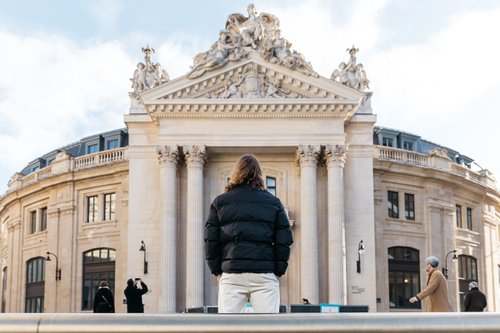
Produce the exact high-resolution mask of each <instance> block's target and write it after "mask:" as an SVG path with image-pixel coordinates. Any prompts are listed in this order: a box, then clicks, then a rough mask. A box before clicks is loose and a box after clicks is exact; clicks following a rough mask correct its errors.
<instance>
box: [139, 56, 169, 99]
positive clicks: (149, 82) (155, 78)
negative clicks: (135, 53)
mask: <svg viewBox="0 0 500 333" xmlns="http://www.w3.org/2000/svg"><path fill="white" fill-rule="evenodd" d="M142 52H143V53H144V63H142V62H139V63H138V64H137V69H136V70H135V71H134V75H133V76H132V78H131V79H130V80H131V81H132V88H133V90H134V91H133V93H134V94H138V93H141V92H143V91H145V90H148V89H151V88H154V87H156V86H158V85H160V84H162V83H165V82H167V81H169V80H170V78H169V76H168V73H167V71H166V70H165V69H163V68H162V67H161V65H160V64H159V63H156V64H155V63H153V62H152V61H151V56H152V55H153V54H154V52H155V50H154V49H153V48H151V47H149V46H147V47H145V48H144V47H143V48H142Z"/></svg>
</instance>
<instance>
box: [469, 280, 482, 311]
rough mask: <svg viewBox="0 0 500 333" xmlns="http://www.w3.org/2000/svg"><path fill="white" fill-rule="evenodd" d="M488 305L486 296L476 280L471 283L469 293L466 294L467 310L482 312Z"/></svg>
mask: <svg viewBox="0 0 500 333" xmlns="http://www.w3.org/2000/svg"><path fill="white" fill-rule="evenodd" d="M486 305H488V303H486V296H485V295H484V294H483V293H482V292H480V291H479V288H478V285H477V282H476V281H472V282H471V283H469V293H468V294H467V295H466V296H465V300H464V306H465V311H467V312H482V311H483V310H484V308H485V307H486Z"/></svg>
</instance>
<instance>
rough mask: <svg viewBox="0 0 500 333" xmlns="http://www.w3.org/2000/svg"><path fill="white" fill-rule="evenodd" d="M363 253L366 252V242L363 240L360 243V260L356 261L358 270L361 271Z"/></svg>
mask: <svg viewBox="0 0 500 333" xmlns="http://www.w3.org/2000/svg"><path fill="white" fill-rule="evenodd" d="M361 253H365V244H364V243H363V240H361V241H360V242H359V244H358V261H356V272H357V273H358V274H360V273H361Z"/></svg>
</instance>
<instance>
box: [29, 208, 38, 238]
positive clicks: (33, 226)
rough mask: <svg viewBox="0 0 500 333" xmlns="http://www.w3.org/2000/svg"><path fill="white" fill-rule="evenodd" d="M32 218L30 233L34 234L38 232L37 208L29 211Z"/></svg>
mask: <svg viewBox="0 0 500 333" xmlns="http://www.w3.org/2000/svg"><path fill="white" fill-rule="evenodd" d="M29 216H30V220H29V223H30V224H29V234H30V235H32V234H34V233H36V227H37V211H36V209H34V210H31V211H30V212H29Z"/></svg>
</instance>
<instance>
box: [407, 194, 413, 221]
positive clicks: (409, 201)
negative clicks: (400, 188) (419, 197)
mask: <svg viewBox="0 0 500 333" xmlns="http://www.w3.org/2000/svg"><path fill="white" fill-rule="evenodd" d="M405 218H406V219H407V220H412V221H414V220H415V196H414V195H413V194H411V193H405Z"/></svg>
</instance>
